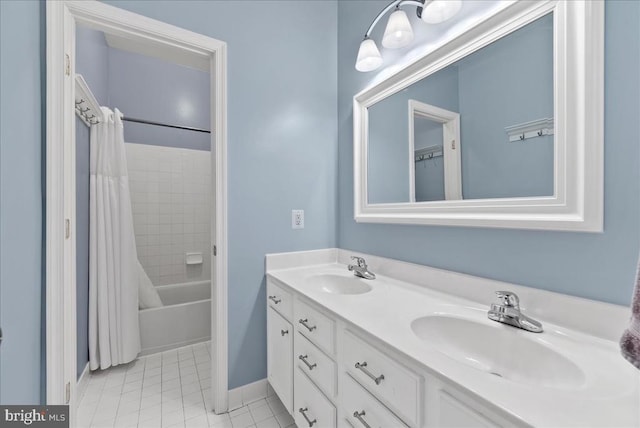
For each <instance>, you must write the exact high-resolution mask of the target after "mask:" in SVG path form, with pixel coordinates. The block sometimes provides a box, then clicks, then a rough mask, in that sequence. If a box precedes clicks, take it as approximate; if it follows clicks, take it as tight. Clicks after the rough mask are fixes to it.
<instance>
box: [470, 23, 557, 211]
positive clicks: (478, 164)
mask: <svg viewBox="0 0 640 428" xmlns="http://www.w3.org/2000/svg"><path fill="white" fill-rule="evenodd" d="M458 75H459V81H458V82H459V88H458V91H459V97H460V110H458V112H459V113H460V140H461V147H462V152H461V157H462V196H463V197H464V199H481V198H511V197H523V196H551V195H553V149H554V147H553V137H551V136H545V137H537V138H531V139H527V140H525V141H516V142H513V143H509V142H508V139H507V134H506V132H505V130H504V128H505V127H507V126H513V125H517V124H520V123H524V122H530V121H533V120H538V119H545V118H549V117H553V15H552V14H549V15H546V16H543V17H541V18H540V19H538V20H536V21H535V22H532V23H531V24H529V25H527V26H525V27H523V28H521V29H519V30H517V31H515V32H513V33H512V34H510V35H509V36H508V37H505V38H503V39H501V40H498V41H496V42H494V43H492V44H491V45H489V46H487V47H485V48H483V49H481V50H479V51H478V52H475V53H473V54H471V55H469V56H468V57H467V58H465V59H463V60H461V61H459V63H458Z"/></svg>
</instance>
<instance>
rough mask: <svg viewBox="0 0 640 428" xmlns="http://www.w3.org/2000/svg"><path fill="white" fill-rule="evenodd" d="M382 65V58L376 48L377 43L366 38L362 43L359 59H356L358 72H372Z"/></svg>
mask: <svg viewBox="0 0 640 428" xmlns="http://www.w3.org/2000/svg"><path fill="white" fill-rule="evenodd" d="M381 65H382V56H381V55H380V51H379V50H378V47H377V46H376V42H374V41H373V40H371V39H369V38H366V39H364V40H363V41H362V43H360V49H359V50H358V59H356V70H358V71H372V70H375V69H376V68H378V67H380V66H381Z"/></svg>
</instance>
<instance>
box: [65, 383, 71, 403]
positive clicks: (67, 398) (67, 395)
mask: <svg viewBox="0 0 640 428" xmlns="http://www.w3.org/2000/svg"><path fill="white" fill-rule="evenodd" d="M64 401H65V404H69V401H71V382H67V385H66V386H65V388H64Z"/></svg>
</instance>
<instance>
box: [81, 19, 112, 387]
mask: <svg viewBox="0 0 640 428" xmlns="http://www.w3.org/2000/svg"><path fill="white" fill-rule="evenodd" d="M108 60H109V47H108V46H107V44H106V43H105V40H104V36H103V35H102V33H100V32H98V31H92V30H89V29H87V28H84V27H81V26H78V27H77V28H76V72H77V73H80V74H82V77H83V78H84V80H85V81H86V82H87V84H88V85H89V87H90V88H91V91H92V92H93V95H95V97H96V99H97V100H98V102H99V103H100V105H107V100H108V79H107V64H108ZM89 175H90V171H89V127H88V126H87V125H85V124H84V122H83V121H82V120H80V118H78V117H77V116H76V329H77V337H78V342H77V348H76V354H77V357H76V361H77V376H78V378H79V377H80V375H81V374H82V371H83V370H84V368H85V366H86V365H87V363H88V362H89V334H88V330H89Z"/></svg>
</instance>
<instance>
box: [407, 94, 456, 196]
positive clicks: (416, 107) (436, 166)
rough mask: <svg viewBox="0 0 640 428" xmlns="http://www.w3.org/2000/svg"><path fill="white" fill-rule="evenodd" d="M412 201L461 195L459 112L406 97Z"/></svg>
mask: <svg viewBox="0 0 640 428" xmlns="http://www.w3.org/2000/svg"><path fill="white" fill-rule="evenodd" d="M409 154H410V156H411V162H414V163H410V164H409V173H410V177H409V185H410V187H411V189H410V192H409V193H410V194H409V196H410V197H411V202H427V201H441V200H444V199H446V200H452V199H462V194H461V186H460V183H461V179H460V115H459V114H458V113H455V112H452V111H449V110H445V109H442V108H439V107H436V106H433V105H430V104H425V103H421V102H419V101H416V100H409Z"/></svg>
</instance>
